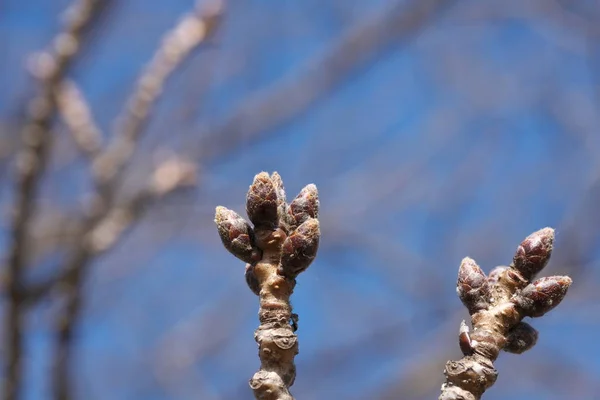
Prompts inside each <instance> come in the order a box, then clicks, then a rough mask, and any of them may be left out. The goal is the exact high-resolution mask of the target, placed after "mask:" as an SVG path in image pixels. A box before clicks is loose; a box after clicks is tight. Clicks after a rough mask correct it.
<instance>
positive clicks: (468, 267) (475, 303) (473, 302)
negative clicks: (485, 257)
mask: <svg viewBox="0 0 600 400" xmlns="http://www.w3.org/2000/svg"><path fill="white" fill-rule="evenodd" d="M485 281H486V277H485V274H484V273H483V271H482V270H481V268H479V265H477V263H476V262H475V260H473V259H472V258H469V257H465V258H463V260H462V262H461V263H460V267H459V268H458V281H457V283H456V293H458V297H459V298H460V300H461V301H462V302H463V304H464V305H465V307H467V309H468V310H469V313H470V314H473V313H476V312H477V311H479V310H482V309H484V308H486V307H487V306H488V299H487V294H488V287H487V286H486V285H484V284H485Z"/></svg>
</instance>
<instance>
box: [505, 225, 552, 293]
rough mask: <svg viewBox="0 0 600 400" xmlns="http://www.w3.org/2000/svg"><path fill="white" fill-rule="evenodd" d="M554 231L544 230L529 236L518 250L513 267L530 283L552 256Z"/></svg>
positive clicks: (550, 229)
mask: <svg viewBox="0 0 600 400" xmlns="http://www.w3.org/2000/svg"><path fill="white" fill-rule="evenodd" d="M553 242H554V229H552V228H544V229H540V230H539V231H537V232H534V233H532V234H531V235H529V236H527V237H526V238H525V240H523V242H521V244H520V245H519V247H518V248H517V251H516V253H515V256H514V258H513V263H512V267H513V268H514V269H516V270H517V271H519V272H520V273H521V275H522V276H523V278H525V279H526V280H528V281H530V280H531V279H533V277H535V275H536V274H537V273H538V272H540V271H541V270H542V269H543V268H544V267H545V266H546V264H548V261H549V260H550V255H551V254H552V245H553Z"/></svg>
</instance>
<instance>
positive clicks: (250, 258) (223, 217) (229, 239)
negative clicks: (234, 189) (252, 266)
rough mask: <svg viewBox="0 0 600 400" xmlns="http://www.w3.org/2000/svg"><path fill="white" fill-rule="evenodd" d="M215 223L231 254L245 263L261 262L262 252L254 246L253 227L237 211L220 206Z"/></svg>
mask: <svg viewBox="0 0 600 400" xmlns="http://www.w3.org/2000/svg"><path fill="white" fill-rule="evenodd" d="M215 223H216V224H217V230H218V231H219V236H220V237H221V242H223V246H225V248H226V249H227V250H229V252H230V253H231V254H233V255H234V256H236V257H237V258H239V259H240V260H242V261H245V262H248V263H249V262H254V261H258V260H260V257H261V252H260V250H259V249H258V248H257V247H256V245H255V244H254V232H253V230H252V227H250V225H249V224H248V223H247V222H246V220H245V219H244V218H242V217H241V216H240V215H239V214H237V213H236V212H235V211H232V210H229V209H227V208H225V207H222V206H218V207H217V209H216V213H215Z"/></svg>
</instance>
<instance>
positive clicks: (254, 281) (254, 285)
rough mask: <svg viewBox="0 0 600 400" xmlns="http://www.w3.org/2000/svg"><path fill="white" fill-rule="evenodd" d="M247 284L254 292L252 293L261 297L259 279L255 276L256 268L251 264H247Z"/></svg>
mask: <svg viewBox="0 0 600 400" xmlns="http://www.w3.org/2000/svg"><path fill="white" fill-rule="evenodd" d="M245 277H246V284H247V285H248V287H249V288H250V290H252V293H254V294H255V295H257V296H258V295H260V283H259V282H258V278H256V275H255V274H254V266H253V265H251V264H246V272H245Z"/></svg>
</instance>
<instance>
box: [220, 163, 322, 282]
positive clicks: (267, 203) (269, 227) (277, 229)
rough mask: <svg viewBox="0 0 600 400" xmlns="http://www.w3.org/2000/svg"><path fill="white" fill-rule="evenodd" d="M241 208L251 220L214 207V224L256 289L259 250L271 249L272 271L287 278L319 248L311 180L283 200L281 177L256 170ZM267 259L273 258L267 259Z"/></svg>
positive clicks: (316, 207) (302, 267)
mask: <svg viewBox="0 0 600 400" xmlns="http://www.w3.org/2000/svg"><path fill="white" fill-rule="evenodd" d="M246 213H247V214H248V219H249V220H250V222H251V223H252V225H253V226H251V225H250V224H249V223H248V222H246V220H245V219H244V218H243V217H241V216H240V215H238V214H237V213H236V212H234V211H231V210H229V209H227V208H225V207H221V206H219V207H217V209H216V215H215V223H216V224H217V230H218V232H219V236H220V238H221V241H222V242H223V246H225V248H226V249H227V250H228V251H229V252H230V253H231V254H233V255H234V256H236V257H237V258H239V259H240V260H242V261H244V262H246V263H247V264H248V265H247V266H246V272H245V276H246V282H247V283H248V286H249V287H250V289H251V290H252V291H253V292H254V293H256V294H259V293H260V282H259V280H258V278H257V277H256V276H255V275H254V265H256V263H258V262H260V261H261V260H262V258H263V254H264V253H266V252H269V254H276V256H277V257H275V258H277V262H278V263H279V265H278V272H279V273H280V274H281V275H283V276H285V277H287V278H290V279H294V278H295V277H296V276H298V274H300V273H301V272H303V271H304V270H306V269H307V268H308V267H309V265H310V264H311V263H312V261H313V260H314V258H315V256H316V254H317V250H318V247H319V238H320V230H319V221H318V219H317V218H318V214H319V195H318V192H317V187H316V186H315V185H313V184H310V185H307V186H306V187H304V188H303V189H302V190H301V191H300V193H299V194H298V196H296V198H295V199H294V200H292V202H291V203H289V204H288V203H287V201H286V196H285V189H284V186H283V181H282V179H281V176H280V175H279V174H278V173H277V172H274V173H273V174H272V175H270V176H269V174H268V173H266V172H261V173H259V174H258V175H256V176H255V177H254V181H253V182H252V185H250V188H249V190H248V194H247V196H246ZM270 261H271V262H273V258H272V257H271V259H270Z"/></svg>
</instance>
